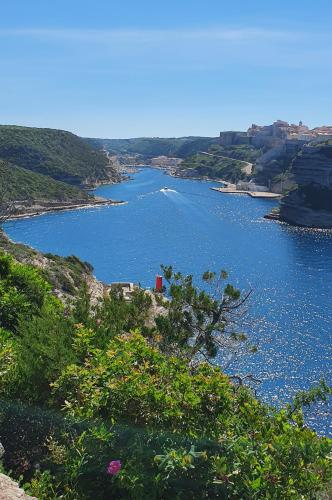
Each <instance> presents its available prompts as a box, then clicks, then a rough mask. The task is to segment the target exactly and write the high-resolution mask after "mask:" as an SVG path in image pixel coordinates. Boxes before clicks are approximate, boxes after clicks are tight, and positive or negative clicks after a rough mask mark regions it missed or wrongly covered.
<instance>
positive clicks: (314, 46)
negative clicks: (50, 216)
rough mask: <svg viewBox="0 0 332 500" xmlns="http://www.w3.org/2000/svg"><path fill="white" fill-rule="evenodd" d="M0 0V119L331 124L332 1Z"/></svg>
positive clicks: (116, 124)
mask: <svg viewBox="0 0 332 500" xmlns="http://www.w3.org/2000/svg"><path fill="white" fill-rule="evenodd" d="M1 3H2V5H1V13H0V122H1V123H15V124H22V125H31V126H39V127H54V128H62V129H66V130H71V131H73V132H75V133H77V134H79V135H83V136H91V137H137V136H163V137H166V136H167V137H170V136H182V135H217V134H218V133H219V131H220V130H227V129H237V130H241V129H246V128H247V127H248V126H249V125H250V124H251V123H252V122H254V123H259V124H264V123H270V122H272V121H273V120H276V119H285V120H288V121H291V122H297V121H299V120H303V121H304V122H305V123H307V124H308V125H309V126H312V127H313V126H318V125H320V124H332V30H331V24H332V21H331V19H332V2H330V0H316V1H315V2H312V1H308V0H302V1H298V0H292V1H290V0H287V1H285V0H279V2H270V1H268V0H265V1H261V0H251V1H249V0H238V1H227V2H226V1H223V0H219V1H215V0H205V2H203V1H196V0H177V1H175V0H168V1H165V2H159V1H157V0H155V1H150V0H141V1H140V2H138V1H133V0H128V1H125V0H122V1H113V0H94V1H86V0H66V1H65V0H52V1H48V0H11V1H10V2H5V1H3V2H1Z"/></svg>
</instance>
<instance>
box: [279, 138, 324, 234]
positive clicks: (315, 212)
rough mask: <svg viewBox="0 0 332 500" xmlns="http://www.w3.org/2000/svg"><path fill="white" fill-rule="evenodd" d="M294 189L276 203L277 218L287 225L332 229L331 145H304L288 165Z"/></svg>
mask: <svg viewBox="0 0 332 500" xmlns="http://www.w3.org/2000/svg"><path fill="white" fill-rule="evenodd" d="M292 172H293V174H294V178H295V182H296V183H297V185H298V188H297V189H296V190H294V191H292V192H291V193H289V194H288V195H287V196H286V197H285V198H284V199H283V200H282V201H281V203H280V219H281V220H284V221H286V222H289V223H291V224H295V225H299V226H306V227H316V228H332V144H329V143H326V144H316V145H309V146H305V147H304V148H303V149H302V151H301V152H300V153H299V154H298V155H297V156H296V158H295V160H294V161H293V165H292Z"/></svg>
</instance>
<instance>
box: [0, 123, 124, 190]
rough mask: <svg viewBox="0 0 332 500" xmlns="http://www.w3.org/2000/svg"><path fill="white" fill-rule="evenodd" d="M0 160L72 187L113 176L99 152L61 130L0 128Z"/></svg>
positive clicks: (8, 126)
mask: <svg viewBox="0 0 332 500" xmlns="http://www.w3.org/2000/svg"><path fill="white" fill-rule="evenodd" d="M0 158H2V159H4V160H7V161H9V162H11V163H12V164H14V165H17V166H19V167H23V168H25V169H27V170H31V171H33V172H37V173H39V174H44V175H47V176H49V177H52V178H53V179H55V180H59V181H63V182H66V183H68V184H72V185H75V186H85V185H94V184H95V183H98V182H100V181H105V180H107V179H109V178H111V180H115V177H116V173H115V172H114V171H113V172H112V170H111V169H110V168H109V167H107V163H108V162H107V159H106V158H105V155H104V154H103V153H101V152H100V151H95V150H93V149H92V147H91V146H90V145H89V144H87V143H86V141H84V140H82V139H81V138H80V137H78V136H76V135H74V134H72V133H70V132H65V131H63V130H55V129H48V128H32V127H19V126H13V125H0Z"/></svg>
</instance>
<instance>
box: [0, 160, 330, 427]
mask: <svg viewBox="0 0 332 500" xmlns="http://www.w3.org/2000/svg"><path fill="white" fill-rule="evenodd" d="M215 185H216V184H215V183H209V182H201V181H191V180H184V179H178V178H174V177H169V176H166V175H165V174H163V173H162V172H161V171H158V170H153V169H149V168H145V169H142V170H141V171H140V172H138V173H137V174H134V175H133V179H132V180H131V181H128V182H125V183H122V184H117V185H112V186H103V187H101V188H99V189H98V190H97V191H96V194H98V195H100V196H103V197H106V198H112V199H121V200H126V201H128V204H126V205H122V206H114V207H112V206H110V207H109V206H105V207H100V208H93V209H85V210H77V211H71V212H62V213H55V214H46V215H43V216H40V217H36V218H31V219H24V220H18V221H12V222H8V223H7V224H6V225H5V230H6V232H7V233H8V235H9V236H10V237H11V238H12V239H13V240H15V241H19V242H23V243H26V244H28V245H31V246H33V247H35V248H37V249H39V250H41V251H43V252H52V253H58V254H60V255H71V254H76V255H78V256H79V257H80V258H82V259H83V260H87V261H89V262H91V263H92V264H93V266H94V268H95V274H96V276H97V278H99V279H101V280H103V281H105V282H112V281H122V280H129V281H134V282H139V283H141V285H142V286H144V287H152V286H153V285H154V278H155V275H156V273H158V272H159V270H160V264H162V263H163V264H172V265H173V267H174V268H175V269H176V270H180V271H182V272H183V273H191V274H193V275H194V276H197V277H199V275H200V274H201V273H202V272H203V271H205V270H216V271H218V270H221V269H225V270H227V271H228V273H229V280H230V282H231V283H233V284H234V285H237V286H238V287H240V288H241V289H243V290H244V291H248V290H250V289H252V290H253V294H252V296H251V299H250V304H249V310H248V314H247V319H246V325H245V329H246V331H249V332H251V333H250V334H251V336H252V338H253V341H254V342H255V343H256V344H257V346H258V353H257V354H254V355H246V356H245V357H240V358H239V359H237V360H235V361H234V363H233V364H232V365H231V366H230V368H229V370H230V371H232V372H233V373H240V374H242V375H244V374H247V373H252V374H254V376H255V377H256V378H258V379H261V381H262V382H261V384H260V385H259V386H258V387H257V394H258V396H259V397H261V398H264V399H265V400H267V401H270V402H271V403H272V404H278V403H279V402H285V401H288V400H289V399H290V398H291V397H292V396H293V395H294V393H295V392H296V391H298V390H300V389H304V388H308V387H310V386H311V385H313V384H315V383H317V382H318V381H319V380H320V379H321V378H323V377H324V378H325V379H326V381H327V382H328V383H332V367H331V363H330V361H329V360H330V359H331V354H332V352H331V351H332V347H331V345H332V344H331V340H332V307H331V306H332V232H329V231H317V230H308V229H301V228H295V227H291V226H288V225H285V224H278V223H275V222H272V221H268V220H265V219H264V218H263V216H264V214H266V213H267V212H269V211H270V210H271V208H272V207H273V206H275V205H276V201H273V200H262V199H253V198H249V197H247V196H243V195H229V194H222V193H218V192H215V191H212V190H211V189H209V188H210V187H212V186H215ZM165 187H167V188H168V189H167V190H165V189H164V188H165ZM331 411H332V410H331V406H329V405H328V404H320V405H319V406H318V407H315V408H314V409H313V410H312V411H310V412H309V413H308V415H307V422H308V423H310V425H312V426H313V427H314V428H315V429H316V430H318V431H319V432H320V433H322V434H330V435H331V434H332V418H331V417H332V414H331Z"/></svg>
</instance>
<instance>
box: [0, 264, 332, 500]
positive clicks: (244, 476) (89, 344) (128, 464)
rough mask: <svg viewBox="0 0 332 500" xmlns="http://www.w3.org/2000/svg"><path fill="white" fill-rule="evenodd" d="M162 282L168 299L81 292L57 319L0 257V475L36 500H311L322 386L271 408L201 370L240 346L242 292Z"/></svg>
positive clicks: (31, 276) (48, 298) (330, 473)
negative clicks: (315, 417) (309, 412)
mask: <svg viewBox="0 0 332 500" xmlns="http://www.w3.org/2000/svg"><path fill="white" fill-rule="evenodd" d="M164 274H165V277H166V279H167V283H168V286H167V292H166V293H167V300H165V299H162V298H160V297H159V299H158V295H156V294H155V295H154V294H146V293H145V292H144V291H143V290H137V292H135V293H134V295H133V297H132V300H131V301H127V300H126V299H125V298H124V297H123V295H122V293H121V292H120V290H117V289H115V290H113V291H112V292H111V293H110V295H109V297H106V298H105V299H104V300H101V301H100V302H99V303H98V304H97V305H95V306H94V307H91V304H90V300H89V293H88V289H87V288H86V287H85V288H84V287H83V289H82V292H81V295H80V297H79V298H78V300H77V304H76V307H74V308H72V309H68V308H67V309H65V308H64V307H63V306H62V305H61V304H60V303H59V302H58V301H57V300H56V299H54V297H53V296H52V295H51V293H50V286H49V285H48V283H47V282H45V280H44V279H43V277H42V276H41V275H40V273H39V272H37V271H36V270H35V269H33V268H31V267H29V266H26V265H21V264H17V263H16V262H15V261H13V259H11V258H10V257H8V256H3V255H2V256H1V257H0V291H1V292H0V301H1V302H0V303H1V307H2V309H1V315H0V318H1V321H2V323H1V327H0V374H1V378H0V396H1V400H0V401H1V402H0V440H1V442H2V443H3V444H4V447H5V449H6V450H7V453H6V455H5V462H4V465H5V467H6V468H7V469H8V470H9V469H10V470H12V472H13V474H15V475H16V477H18V476H21V477H23V478H24V481H25V488H26V490H27V491H28V492H29V493H30V494H32V495H34V496H37V497H38V498H40V499H56V498H64V499H67V500H74V499H78V498H79V499H86V500H90V499H91V500H92V499H97V500H98V499H100V500H102V499H108V498H128V499H130V498H131V499H135V500H136V499H145V498H151V499H167V498H178V499H182V498H183V499H187V498H193V499H201V498H244V499H246V498H248V499H249V498H250V499H255V498H257V499H258V498H267V499H269V498H270V499H279V498H287V499H288V498H289V499H294V500H295V499H301V498H308V499H309V498H316V497H317V495H318V493H319V492H320V491H322V490H324V488H325V487H326V485H327V484H328V482H329V481H330V480H331V479H332V464H331V459H330V453H331V449H332V446H331V444H332V443H331V440H329V439H327V438H323V437H319V436H317V435H316V433H315V432H314V431H313V430H311V429H309V428H308V427H306V425H305V423H304V419H303V414H302V406H303V404H305V405H307V404H312V403H313V402H314V401H315V400H316V399H317V398H324V397H326V395H327V394H328V393H329V392H330V389H329V388H328V387H327V386H326V385H325V384H324V383H321V385H320V386H319V387H318V388H315V389H313V390H312V391H311V392H310V393H301V394H299V396H298V397H297V398H295V400H294V403H293V404H292V405H288V406H286V407H285V408H281V409H279V410H276V409H274V408H270V407H269V406H267V405H266V404H264V403H262V402H259V401H258V400H257V399H256V398H255V397H254V395H253V394H252V392H251V391H250V390H249V389H248V388H246V387H245V386H243V385H240V386H239V385H236V384H233V383H232V381H231V380H230V378H229V377H228V376H227V375H225V374H224V373H223V372H222V370H221V369H220V368H219V367H216V366H212V365H211V364H210V363H208V362H206V361H204V359H205V357H206V358H208V359H209V358H210V357H213V356H214V355H215V353H216V349H219V350H222V349H224V350H227V349H229V348H230V344H229V342H231V343H232V344H233V343H234V342H235V343H236V342H238V340H237V339H236V338H235V339H234V338H232V330H233V328H230V329H229V327H230V326H231V325H232V324H233V314H234V311H239V310H240V309H241V307H242V305H243V304H242V301H243V299H242V298H241V294H240V292H239V291H238V290H236V289H235V288H233V287H232V286H231V285H230V284H227V283H226V282H225V280H226V279H227V275H226V273H224V272H223V273H221V276H220V278H221V280H220V287H219V289H218V288H217V293H216V295H215V296H213V295H211V294H209V293H207V292H206V291H204V292H202V291H201V290H199V289H197V288H196V287H195V286H194V281H193V278H192V277H191V276H184V275H182V274H181V273H174V272H173V269H172V268H171V267H164ZM216 278H217V276H216V275H215V274H214V273H211V272H207V273H204V276H203V279H204V280H205V282H206V283H214V282H215V280H216ZM217 281H219V277H218V280H217ZM218 290H219V291H218ZM165 303H166V304H165ZM157 305H158V306H159V307H162V308H163V314H158V315H157V318H156V320H155V323H153V322H151V310H154V309H153V308H154V307H156V306H157ZM236 314H237V313H236ZM197 357H200V359H199V361H200V362H195V363H193V359H195V361H198V360H197ZM110 464H117V468H116V471H115V472H112V471H113V470H114V469H113V468H112V467H111V466H110Z"/></svg>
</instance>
